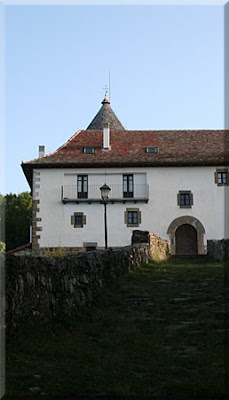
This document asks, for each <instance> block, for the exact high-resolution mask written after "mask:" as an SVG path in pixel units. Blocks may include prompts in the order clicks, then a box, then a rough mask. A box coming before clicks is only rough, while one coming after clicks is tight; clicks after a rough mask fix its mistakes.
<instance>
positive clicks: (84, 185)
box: [77, 174, 88, 199]
mask: <svg viewBox="0 0 229 400" xmlns="http://www.w3.org/2000/svg"><path fill="white" fill-rule="evenodd" d="M85 189H86V190H85ZM77 198H78V199H88V175H84V174H83V175H77Z"/></svg>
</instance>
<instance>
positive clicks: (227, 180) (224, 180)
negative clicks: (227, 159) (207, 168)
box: [215, 169, 229, 186]
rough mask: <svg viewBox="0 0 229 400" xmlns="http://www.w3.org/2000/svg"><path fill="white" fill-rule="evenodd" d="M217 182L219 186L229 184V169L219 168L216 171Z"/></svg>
mask: <svg viewBox="0 0 229 400" xmlns="http://www.w3.org/2000/svg"><path fill="white" fill-rule="evenodd" d="M215 183H217V185H218V186H223V185H228V184H229V174H228V170H227V169H224V170H223V169H222V170H220V169H219V170H217V171H216V172H215Z"/></svg>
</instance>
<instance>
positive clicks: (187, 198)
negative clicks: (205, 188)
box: [177, 190, 193, 208]
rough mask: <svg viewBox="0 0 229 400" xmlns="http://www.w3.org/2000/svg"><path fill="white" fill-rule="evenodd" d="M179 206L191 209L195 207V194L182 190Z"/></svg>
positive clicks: (178, 201) (178, 199)
mask: <svg viewBox="0 0 229 400" xmlns="http://www.w3.org/2000/svg"><path fill="white" fill-rule="evenodd" d="M177 204H178V206H180V208H191V207H192V205H193V194H192V193H191V191H190V190H180V191H179V193H178V195H177Z"/></svg>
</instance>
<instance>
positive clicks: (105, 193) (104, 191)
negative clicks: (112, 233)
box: [100, 183, 111, 249]
mask: <svg viewBox="0 0 229 400" xmlns="http://www.w3.org/2000/svg"><path fill="white" fill-rule="evenodd" d="M110 190H111V188H110V187H109V186H107V184H106V183H105V184H104V185H103V186H101V188H100V191H101V198H102V200H103V204H104V230H105V249H107V202H108V199H109V192H110Z"/></svg>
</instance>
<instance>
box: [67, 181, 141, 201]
mask: <svg viewBox="0 0 229 400" xmlns="http://www.w3.org/2000/svg"><path fill="white" fill-rule="evenodd" d="M108 185H109V187H110V188H111V191H110V194H109V202H123V201H134V202H135V201H148V199H149V186H148V185H147V184H135V185H134V191H133V193H125V192H123V185H111V184H108ZM101 186H102V185H88V192H87V193H85V192H84V193H78V189H77V185H63V186H62V190H61V196H62V198H61V200H62V202H63V203H69V202H101V192H100V187H101Z"/></svg>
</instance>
